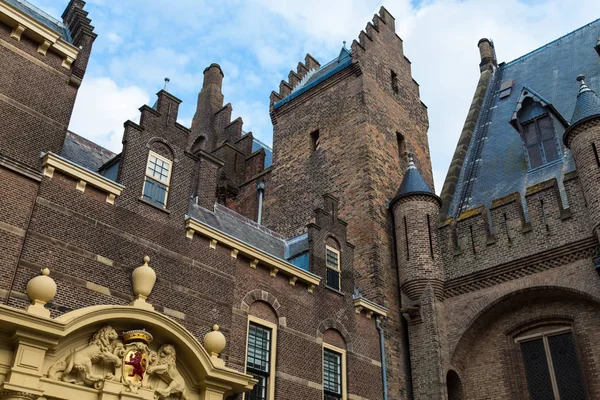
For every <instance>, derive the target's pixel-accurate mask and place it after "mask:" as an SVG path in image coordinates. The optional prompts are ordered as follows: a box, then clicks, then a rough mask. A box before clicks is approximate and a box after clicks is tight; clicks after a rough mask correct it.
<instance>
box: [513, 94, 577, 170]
mask: <svg viewBox="0 0 600 400" xmlns="http://www.w3.org/2000/svg"><path fill="white" fill-rule="evenodd" d="M555 119H556V120H557V121H559V122H561V123H562V124H563V126H565V124H566V122H564V121H563V118H562V117H561V116H560V114H559V113H558V112H557V111H556V110H555V109H554V107H552V105H551V104H549V103H547V102H546V101H544V100H543V98H541V97H540V96H538V95H536V94H535V93H533V92H532V91H530V90H529V89H524V90H523V91H522V93H521V96H520V98H519V101H518V103H517V107H516V109H515V111H514V113H513V117H512V119H511V121H510V123H511V124H512V125H513V127H514V128H515V129H516V130H517V131H518V132H519V134H520V135H521V140H522V141H523V145H524V147H525V152H526V158H527V162H528V167H529V168H528V169H530V170H532V169H535V168H538V167H542V166H544V165H546V164H550V163H552V162H554V161H558V160H559V159H560V158H561V155H562V152H561V148H560V145H559V142H558V139H557V135H556V130H555Z"/></svg>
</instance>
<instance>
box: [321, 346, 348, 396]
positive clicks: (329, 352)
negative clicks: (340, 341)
mask: <svg viewBox="0 0 600 400" xmlns="http://www.w3.org/2000/svg"><path fill="white" fill-rule="evenodd" d="M323 398H324V399H325V400H338V399H342V400H345V399H346V351H345V350H343V349H340V348H337V347H335V346H331V345H329V344H326V343H324V344H323Z"/></svg>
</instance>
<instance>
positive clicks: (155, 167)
mask: <svg viewBox="0 0 600 400" xmlns="http://www.w3.org/2000/svg"><path fill="white" fill-rule="evenodd" d="M171 170H172V163H171V161H169V160H168V159H166V158H164V157H162V156H160V155H158V154H156V153H154V152H153V151H151V152H150V154H149V155H148V163H147V164H146V177H145V179H144V193H143V199H144V200H147V201H149V202H151V203H154V204H156V205H157V206H160V207H163V208H164V207H166V206H167V197H168V195H169V183H170V181H171Z"/></svg>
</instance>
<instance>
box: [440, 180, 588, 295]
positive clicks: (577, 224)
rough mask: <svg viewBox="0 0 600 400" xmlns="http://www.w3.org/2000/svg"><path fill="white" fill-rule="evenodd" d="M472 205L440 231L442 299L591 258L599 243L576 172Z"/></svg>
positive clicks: (444, 223) (445, 223) (450, 220)
mask: <svg viewBox="0 0 600 400" xmlns="http://www.w3.org/2000/svg"><path fill="white" fill-rule="evenodd" d="M562 186H563V188H562V189H561V188H560V185H559V183H558V181H557V180H556V179H554V178H553V179H550V180H548V181H545V182H541V183H539V184H536V185H533V186H530V187H528V188H527V189H526V190H525V191H524V194H522V193H519V192H516V193H512V194H510V195H507V196H504V197H501V198H499V199H496V200H494V201H492V203H491V205H490V207H489V209H488V208H486V207H485V206H480V207H475V208H472V209H470V210H467V211H465V212H463V213H461V214H460V215H459V216H458V218H456V219H452V218H449V219H447V220H445V221H443V222H442V223H441V225H440V228H439V230H438V232H439V237H440V244H441V248H442V255H443V261H444V270H445V276H446V281H445V292H446V296H454V295H457V294H461V293H465V292H467V291H470V290H477V289H479V288H483V287H487V286H491V285H494V284H498V283H500V282H504V281H508V280H511V279H516V278H518V277H521V276H524V275H529V274H532V273H535V272H539V271H542V270H544V269H548V268H553V267H557V266H559V265H561V264H562V263H565V262H569V261H573V260H577V259H581V258H585V257H589V256H591V255H592V254H593V253H594V252H595V249H596V247H597V242H596V240H595V239H594V238H593V236H592V235H591V230H590V229H589V226H588V225H589V216H588V211H587V208H586V205H585V203H584V201H583V196H582V188H581V185H580V184H579V181H578V176H577V173H576V172H572V173H569V174H566V175H565V176H564V178H563V183H562Z"/></svg>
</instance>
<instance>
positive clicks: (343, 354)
mask: <svg viewBox="0 0 600 400" xmlns="http://www.w3.org/2000/svg"><path fill="white" fill-rule="evenodd" d="M326 351H329V352H332V353H337V354H339V355H340V360H341V364H342V365H341V389H342V393H340V396H341V397H339V399H340V400H347V399H348V382H347V373H348V371H347V366H346V350H344V349H341V348H339V347H337V346H334V345H331V344H329V343H325V342H323V350H322V368H321V372H322V374H323V399H327V398H331V397H326V393H325V352H326Z"/></svg>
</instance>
